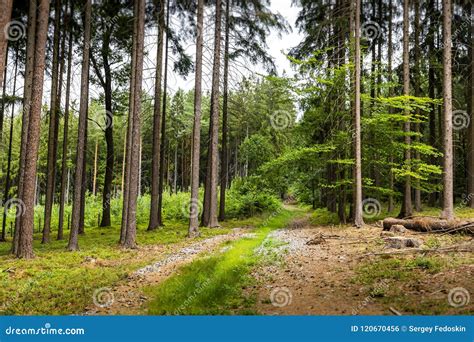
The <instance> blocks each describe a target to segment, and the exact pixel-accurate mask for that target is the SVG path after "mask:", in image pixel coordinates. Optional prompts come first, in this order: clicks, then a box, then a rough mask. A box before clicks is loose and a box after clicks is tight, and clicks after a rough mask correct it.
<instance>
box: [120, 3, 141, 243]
mask: <svg viewBox="0 0 474 342" xmlns="http://www.w3.org/2000/svg"><path fill="white" fill-rule="evenodd" d="M137 13H138V7H137V6H134V17H135V20H134V24H133V39H132V61H131V77H130V96H129V105H128V106H129V110H128V123H127V133H126V135H125V141H124V160H125V162H124V172H123V176H122V189H123V205H122V224H121V228H120V240H119V243H120V245H122V246H123V245H125V238H126V236H127V227H128V214H129V208H128V206H129V198H130V170H131V167H130V163H131V150H130V148H129V146H131V145H132V134H133V121H132V119H133V113H134V110H135V109H134V108H135V97H136V91H135V86H136V82H135V77H136V72H135V71H136V67H137V58H136V53H137V46H136V44H137V35H138V25H137V24H136V23H137V22H136V20H137V19H136V17H137Z"/></svg>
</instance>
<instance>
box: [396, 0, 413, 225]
mask: <svg viewBox="0 0 474 342" xmlns="http://www.w3.org/2000/svg"><path fill="white" fill-rule="evenodd" d="M408 2H409V0H404V3H403V95H405V96H408V95H410V64H409V62H410V61H409V45H408V43H409V21H408V18H409V16H408V14H409V13H408ZM405 115H406V116H409V115H410V113H409V112H408V111H405ZM403 132H404V133H405V145H406V147H405V163H406V167H407V168H408V170H410V169H411V166H410V163H411V151H410V144H411V138H410V135H409V134H410V121H409V119H408V118H407V121H406V122H405V123H404V124H403ZM412 213H413V208H412V202H411V177H410V176H406V177H405V185H404V189H403V202H402V208H401V211H400V214H399V215H398V217H400V218H403V217H407V216H411V215H412Z"/></svg>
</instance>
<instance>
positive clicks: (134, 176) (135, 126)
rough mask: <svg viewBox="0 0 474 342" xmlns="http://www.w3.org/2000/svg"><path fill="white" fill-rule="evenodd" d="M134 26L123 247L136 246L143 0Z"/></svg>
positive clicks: (143, 27)
mask: <svg viewBox="0 0 474 342" xmlns="http://www.w3.org/2000/svg"><path fill="white" fill-rule="evenodd" d="M134 7H135V23H134V24H135V26H136V29H134V31H135V32H136V35H135V36H134V38H135V41H134V44H133V55H132V58H133V59H135V62H134V63H132V64H133V65H134V66H135V68H134V69H132V73H135V75H134V77H132V80H133V81H134V86H133V87H130V89H131V90H132V88H133V92H134V95H132V94H131V96H130V98H131V99H133V101H134V103H133V111H132V112H131V113H129V125H130V126H131V130H130V132H131V136H130V138H129V139H128V142H129V143H130V144H129V145H128V146H127V150H130V168H129V172H130V174H129V176H128V184H127V188H128V204H127V211H128V213H127V221H126V227H125V228H122V229H123V230H124V231H125V237H124V240H123V244H122V246H123V247H124V248H136V231H137V220H136V211H137V197H138V182H139V180H138V178H139V175H138V173H139V163H140V162H139V158H140V113H141V92H142V78H143V77H142V76H143V45H144V39H145V0H138V1H136V2H135V5H134Z"/></svg>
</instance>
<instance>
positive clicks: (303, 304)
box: [252, 217, 474, 315]
mask: <svg viewBox="0 0 474 342" xmlns="http://www.w3.org/2000/svg"><path fill="white" fill-rule="evenodd" d="M380 233H381V228H378V227H375V226H365V227H364V228H362V229H354V228H353V227H341V226H314V225H312V224H311V223H310V221H309V218H308V217H304V218H302V219H299V220H296V221H294V222H292V224H291V225H289V226H288V227H287V228H286V229H283V230H277V231H275V232H274V233H272V234H270V236H269V237H268V238H270V239H275V240H277V241H281V242H282V243H283V244H282V245H281V246H280V247H278V248H279V249H280V251H281V252H282V253H283V254H284V256H283V257H282V259H281V260H280V262H279V263H276V264H264V265H261V266H260V267H258V268H256V269H255V270H254V271H253V277H255V278H256V279H257V283H258V285H257V287H256V288H255V289H252V291H253V292H254V293H256V294H257V300H256V301H255V303H256V311H257V312H258V313H260V314H266V315H275V314H277V315H308V314H309V315H341V314H342V315H353V314H359V315H387V314H394V313H395V312H396V313H400V314H469V313H470V314H472V313H474V302H473V301H470V302H469V299H468V298H467V299H466V298H462V301H464V302H463V303H461V302H460V303H458V304H463V305H461V306H460V307H454V306H452V305H450V303H449V300H448V294H449V292H450V291H451V290H452V289H456V288H463V289H465V290H467V293H468V296H469V294H474V283H473V282H472V279H474V258H473V255H472V254H470V255H466V253H450V254H427V253H426V255H425V254H424V253H419V254H407V255H396V254H386V255H376V253H384V252H390V251H394V250H393V249H387V248H386V247H385V244H384V241H383V238H381V237H380ZM404 236H406V237H413V238H416V239H419V240H421V241H422V242H423V245H422V246H424V247H425V248H428V247H444V246H449V245H453V244H458V243H461V242H466V241H469V240H471V239H472V238H469V237H464V236H460V235H450V236H447V235H445V236H441V235H439V234H438V235H435V234H420V233H416V232H410V231H407V232H406V233H405V234H404ZM455 291H456V290H455ZM461 291H462V290H461ZM464 294H465V292H459V293H458V295H459V296H463V295H464ZM458 300H459V299H458ZM453 305H455V304H453Z"/></svg>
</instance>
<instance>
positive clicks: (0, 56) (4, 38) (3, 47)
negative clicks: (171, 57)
mask: <svg viewBox="0 0 474 342" xmlns="http://www.w3.org/2000/svg"><path fill="white" fill-rule="evenodd" d="M12 4H13V0H0V8H1V9H2V10H1V11H0V29H1V30H2V31H1V34H0V85H1V84H3V81H4V80H3V77H4V76H3V75H4V71H5V69H6V58H7V52H8V48H7V46H8V34H4V32H5V31H7V33H8V29H7V28H8V26H7V25H8V23H9V22H10V20H11V16H12Z"/></svg>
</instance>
